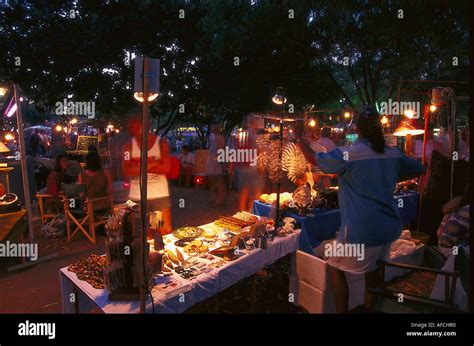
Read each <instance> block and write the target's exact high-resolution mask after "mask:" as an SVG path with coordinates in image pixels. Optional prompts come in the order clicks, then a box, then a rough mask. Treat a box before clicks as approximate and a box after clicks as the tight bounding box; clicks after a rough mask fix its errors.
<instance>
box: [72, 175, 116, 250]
mask: <svg viewBox="0 0 474 346" xmlns="http://www.w3.org/2000/svg"><path fill="white" fill-rule="evenodd" d="M63 192H64V199H63V203H64V214H65V216H66V227H67V239H68V241H71V239H72V238H73V237H74V236H75V235H76V234H77V233H78V232H79V231H81V232H82V233H83V234H84V235H85V236H86V238H87V239H89V240H90V241H91V242H92V243H93V244H95V243H96V234H95V230H96V228H97V227H98V226H99V225H104V224H106V223H107V218H105V217H100V216H99V215H96V212H97V210H95V208H94V205H95V204H96V203H97V202H101V201H109V206H110V212H112V210H113V196H111V195H110V196H105V197H100V198H93V199H90V198H88V197H87V193H86V189H85V185H84V184H63ZM73 225H74V226H76V228H75V229H74V230H72V227H71V226H73Z"/></svg>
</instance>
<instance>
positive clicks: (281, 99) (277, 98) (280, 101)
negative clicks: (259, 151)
mask: <svg viewBox="0 0 474 346" xmlns="http://www.w3.org/2000/svg"><path fill="white" fill-rule="evenodd" d="M272 101H273V103H274V104H276V105H278V106H281V116H280V131H279V132H278V138H279V141H280V145H279V148H278V164H279V166H278V175H277V179H278V180H277V192H276V193H277V199H276V213H275V229H276V227H277V226H278V223H279V220H280V187H281V177H280V170H281V167H280V166H281V160H282V151H283V112H284V110H285V103H286V101H287V100H286V97H285V95H284V90H283V88H282V87H278V88H277V90H276V93H275V95H274V96H273V97H272Z"/></svg>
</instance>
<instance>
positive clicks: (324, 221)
mask: <svg viewBox="0 0 474 346" xmlns="http://www.w3.org/2000/svg"><path fill="white" fill-rule="evenodd" d="M393 198H394V199H395V200H396V201H398V200H399V199H401V200H403V208H399V209H398V210H399V212H400V218H401V220H402V224H404V225H406V224H409V223H411V222H413V221H415V220H416V217H417V214H418V193H417V192H409V193H406V194H402V195H397V196H394V197H393ZM271 208H272V206H271V205H270V204H266V203H262V202H260V201H254V202H253V208H252V213H253V214H255V215H259V216H265V217H268V215H269V214H270V210H271ZM283 216H284V217H292V218H294V219H295V220H296V221H297V222H298V223H299V224H300V225H301V236H300V248H299V249H300V250H301V251H304V252H306V253H309V254H313V248H315V247H316V246H318V245H319V244H320V243H321V242H322V241H324V240H327V239H331V238H334V237H335V235H336V232H337V231H338V230H339V227H340V226H341V217H340V211H339V209H333V210H325V209H315V210H313V211H312V212H311V213H309V215H306V216H300V215H297V214H293V213H289V212H284V213H283Z"/></svg>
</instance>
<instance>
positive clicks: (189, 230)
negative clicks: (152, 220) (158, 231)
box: [173, 226, 204, 239]
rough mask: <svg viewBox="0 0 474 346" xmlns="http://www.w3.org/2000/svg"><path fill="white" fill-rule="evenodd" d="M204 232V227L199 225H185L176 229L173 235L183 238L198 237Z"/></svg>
mask: <svg viewBox="0 0 474 346" xmlns="http://www.w3.org/2000/svg"><path fill="white" fill-rule="evenodd" d="M203 232H204V230H203V229H202V228H199V227H192V226H185V227H180V228H178V229H175V230H174V231H173V235H174V236H175V237H176V238H179V239H183V238H197V237H199V236H201V234H202V233H203Z"/></svg>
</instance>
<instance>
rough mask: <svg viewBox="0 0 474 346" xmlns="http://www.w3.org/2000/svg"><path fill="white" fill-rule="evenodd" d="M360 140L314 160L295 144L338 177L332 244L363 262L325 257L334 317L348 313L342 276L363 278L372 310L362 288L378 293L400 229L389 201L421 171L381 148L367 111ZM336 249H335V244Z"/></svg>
mask: <svg viewBox="0 0 474 346" xmlns="http://www.w3.org/2000/svg"><path fill="white" fill-rule="evenodd" d="M357 130H358V137H359V140H358V142H356V144H355V145H353V146H351V147H340V148H336V149H334V150H332V151H330V152H328V153H317V154H315V153H314V152H313V151H312V150H311V149H310V148H309V146H308V145H306V144H305V143H304V141H302V140H299V141H298V142H299V146H300V148H301V150H302V151H303V154H304V155H305V157H306V158H307V160H308V161H310V162H311V163H313V164H316V165H319V166H320V168H321V170H322V171H323V172H324V173H331V174H337V177H338V185H339V205H340V210H341V227H340V229H339V236H338V239H337V240H336V242H337V243H341V244H342V245H344V244H356V245H357V244H360V245H361V247H362V251H363V257H362V258H359V257H358V256H350V255H349V254H348V253H345V254H344V255H345V257H344V256H340V257H330V258H329V259H328V264H329V268H330V278H331V283H332V287H333V293H334V300H335V305H336V310H337V312H347V310H348V301H349V289H348V284H347V280H346V276H345V272H348V273H353V274H365V282H366V285H365V287H366V295H365V306H366V308H367V309H372V308H373V305H374V304H373V303H374V302H373V298H372V297H371V296H370V295H369V294H368V293H367V288H374V287H380V285H381V284H382V282H381V281H382V280H381V277H380V276H379V271H378V264H377V262H378V261H379V260H386V259H388V256H389V254H390V244H391V243H392V242H393V241H394V240H396V239H398V238H399V236H400V234H401V231H402V223H401V221H400V215H399V212H398V208H397V204H396V201H395V199H394V198H393V192H394V191H395V186H396V183H397V182H398V181H400V180H406V179H409V178H413V177H416V176H419V175H420V174H421V173H423V172H424V170H425V169H424V167H423V166H422V165H421V164H420V163H419V162H418V161H416V160H414V159H411V158H409V157H407V156H406V155H405V154H403V153H402V152H401V151H399V150H398V149H392V148H388V147H386V146H385V141H384V137H383V133H382V127H381V123H380V115H379V114H378V113H377V112H376V111H375V110H374V109H373V108H372V107H367V108H366V109H365V110H364V111H363V112H362V113H360V115H359V117H358V120H357ZM337 243H336V244H337Z"/></svg>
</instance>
